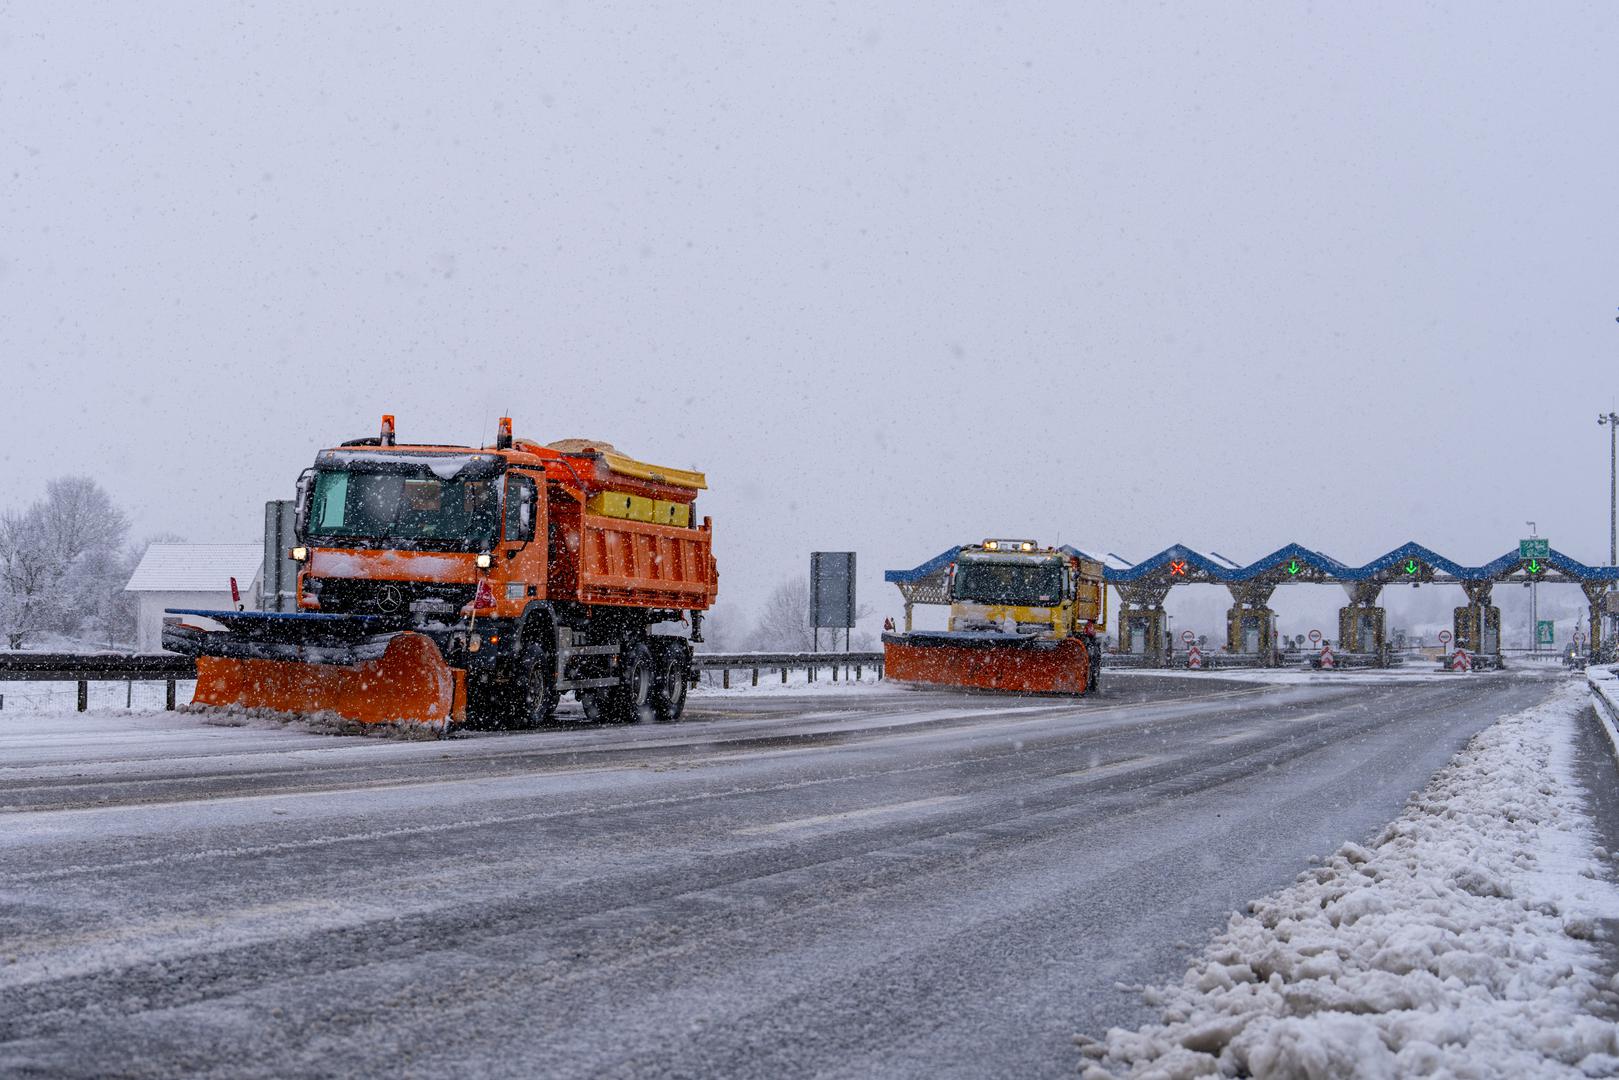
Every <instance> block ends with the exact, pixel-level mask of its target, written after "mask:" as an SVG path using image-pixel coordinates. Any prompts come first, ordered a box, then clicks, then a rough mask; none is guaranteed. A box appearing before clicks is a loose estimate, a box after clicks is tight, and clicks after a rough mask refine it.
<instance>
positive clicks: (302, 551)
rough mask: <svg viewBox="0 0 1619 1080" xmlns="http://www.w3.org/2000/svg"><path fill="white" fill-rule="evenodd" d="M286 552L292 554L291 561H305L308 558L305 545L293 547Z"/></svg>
mask: <svg viewBox="0 0 1619 1080" xmlns="http://www.w3.org/2000/svg"><path fill="white" fill-rule="evenodd" d="M287 554H288V555H290V556H292V561H293V562H307V561H308V559H309V549H308V548H306V547H295V548H293V549H292V550H291V551H289V552H287Z"/></svg>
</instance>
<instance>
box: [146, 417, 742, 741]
mask: <svg viewBox="0 0 1619 1080" xmlns="http://www.w3.org/2000/svg"><path fill="white" fill-rule="evenodd" d="M706 487H707V484H706V482H705V480H704V478H703V474H701V473H698V472H691V471H686V470H681V469H666V468H662V467H659V466H655V465H648V464H646V463H644V462H640V461H636V460H634V459H633V458H630V457H627V456H625V455H623V454H621V453H619V452H618V451H617V450H616V449H615V448H614V447H613V446H612V445H611V444H609V443H604V442H590V441H587V440H578V439H570V440H565V441H563V442H554V443H550V444H546V445H541V444H539V443H536V442H531V441H529V440H526V439H517V438H513V436H512V426H511V420H510V419H509V418H503V419H502V420H501V421H500V427H499V431H498V432H497V434H496V438H495V443H494V445H493V446H486V447H483V448H481V449H480V448H474V447H466V446H444V445H437V444H421V445H416V444H406V443H400V442H397V441H396V440H395V437H394V423H393V417H391V416H384V417H383V418H382V432H381V434H380V435H379V436H376V437H372V438H365V439H354V440H351V441H349V442H346V443H343V444H342V445H341V446H338V447H335V448H332V449H329V450H322V451H320V452H319V453H318V454H317V455H316V457H315V464H314V466H313V467H312V468H310V469H308V470H305V472H304V474H303V475H302V476H301V477H300V478H299V480H298V501H297V519H296V522H297V523H296V526H295V539H296V541H297V546H296V547H294V548H292V550H291V552H290V555H291V557H292V558H293V559H294V560H296V561H297V562H298V563H299V564H301V568H300V570H299V572H298V584H297V589H298V600H297V607H298V610H297V611H294V612H269V611H203V610H192V609H170V610H169V611H168V613H167V615H168V617H167V618H166V619H165V620H164V627H163V644H164V647H165V648H167V649H169V650H170V651H172V652H177V653H182V654H185V655H189V656H194V657H196V658H197V690H196V696H195V698H194V699H193V700H194V702H195V703H197V704H203V705H216V706H241V707H247V708H264V709H272V710H275V711H278V712H295V713H336V714H338V715H340V716H343V717H346V718H347V719H350V720H354V721H359V722H362V723H418V724H424V725H427V726H430V727H433V728H436V729H438V730H441V731H448V730H450V729H451V728H453V727H455V726H458V725H462V724H468V725H472V726H479V727H521V726H530V725H535V724H542V723H545V722H547V721H549V720H550V719H551V718H552V717H553V716H554V714H555V712H556V708H557V703H558V700H559V698H560V697H561V695H562V694H564V693H567V692H569V691H572V692H574V693H576V694H577V695H578V696H579V699H580V702H581V703H582V705H583V707H584V711H585V715H586V717H587V718H588V719H590V720H591V721H594V722H605V721H617V722H626V723H628V722H635V721H642V720H663V721H672V720H678V719H679V718H680V714H681V712H682V710H683V709H684V707H685V703H686V690H687V688H688V687H689V686H690V684H691V682H692V681H693V678H694V671H693V667H692V642H694V641H701V640H702V613H703V612H704V611H705V610H707V609H708V607H709V606H710V605H711V604H712V603H713V602H714V597H715V594H716V590H717V582H718V576H719V575H718V572H717V570H716V569H715V565H714V556H713V545H712V539H713V526H712V523H711V522H710V520H709V519H707V518H703V519H702V520H701V521H699V520H698V518H697V516H696V512H697V508H696V499H697V493H698V492H699V491H701V490H703V489H704V488H706Z"/></svg>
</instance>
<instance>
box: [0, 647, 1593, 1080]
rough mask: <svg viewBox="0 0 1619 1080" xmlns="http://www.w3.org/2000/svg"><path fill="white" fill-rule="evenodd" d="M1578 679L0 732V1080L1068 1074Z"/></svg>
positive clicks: (14, 716)
mask: <svg viewBox="0 0 1619 1080" xmlns="http://www.w3.org/2000/svg"><path fill="white" fill-rule="evenodd" d="M1564 679H1565V677H1564V676H1561V675H1560V674H1559V675H1550V674H1548V675H1545V676H1542V677H1534V676H1529V677H1525V676H1522V675H1510V674H1508V675H1499V674H1498V675H1472V676H1456V677H1454V678H1450V679H1435V680H1405V681H1403V682H1399V681H1375V680H1370V679H1367V680H1359V679H1357V678H1356V677H1355V676H1352V675H1351V676H1344V677H1342V678H1340V679H1339V680H1337V681H1329V682H1312V683H1308V684H1304V685H1287V686H1264V685H1245V684H1238V683H1232V682H1220V681H1217V680H1215V679H1213V678H1209V679H1204V680H1194V679H1166V678H1158V677H1154V676H1151V675H1142V674H1131V675H1128V676H1125V675H1120V676H1119V677H1116V678H1113V679H1111V680H1109V683H1108V686H1107V688H1106V691H1105V692H1104V694H1103V695H1102V696H1101V697H1100V698H1097V699H1093V700H1087V701H1084V702H1080V703H1073V702H1056V701H1051V700H1027V699H1024V700H1016V699H1014V700H1007V699H1002V698H995V697H985V696H967V697H958V696H952V695H945V694H933V693H918V692H908V691H904V690H900V689H897V688H893V687H887V686H882V687H869V688H867V687H840V688H839V689H838V690H837V692H835V693H821V692H819V691H809V692H805V693H801V694H793V693H775V694H768V695H766V694H760V695H754V696H751V697H750V696H749V695H748V693H747V692H742V693H738V694H733V695H730V696H724V697H721V696H714V697H706V698H702V699H698V698H694V699H693V703H692V709H693V714H692V716H691V718H690V719H689V720H688V721H687V722H686V723H683V724H680V725H677V726H673V727H641V728H609V729H601V730H582V731H550V732H534V733H523V734H490V735H480V736H477V737H471V738H464V739H456V740H452V741H449V742H433V741H417V742H412V741H391V740H384V739H375V738H352V737H348V738H344V737H333V736H325V735H316V734H311V733H307V732H301V731H296V730H289V729H286V728H281V727H277V726H273V725H271V726H248V727H238V728H230V727H219V726H212V725H210V724H208V723H206V722H205V721H204V719H203V718H201V717H199V716H196V715H187V714H165V713H162V712H144V713H142V712H136V713H133V714H131V713H126V712H123V711H121V710H107V711H103V712H92V713H89V714H85V715H82V716H81V715H78V714H72V713H60V712H39V713H33V714H29V713H17V712H14V711H12V710H10V709H7V710H6V711H5V712H3V713H0V1075H36V1074H37V1075H52V1076H58V1075H59V1076H86V1077H88V1076H102V1075H108V1074H116V1075H120V1076H137V1077H139V1076H154V1077H156V1076H173V1075H177V1074H182V1073H189V1074H203V1075H218V1076H275V1077H288V1076H300V1075H309V1076H314V1075H346V1074H357V1073H387V1074H393V1075H418V1076H448V1075H488V1076H513V1077H517V1076H524V1077H527V1076H547V1077H585V1076H612V1077H661V1076H690V1077H696V1076H727V1077H729V1076H738V1077H743V1076H749V1077H751V1076H757V1077H794V1076H810V1075H814V1076H829V1077H869V1076H917V1077H923V1076H927V1077H938V1076H959V1077H983V1076H1023V1077H1047V1076H1049V1077H1071V1076H1073V1075H1075V1072H1076V1069H1077V1064H1078V1063H1077V1061H1076V1053H1075V1048H1074V1046H1073V1044H1072V1042H1071V1036H1072V1033H1073V1032H1074V1031H1075V1030H1076V1028H1079V1029H1083V1030H1091V1031H1100V1030H1105V1029H1107V1028H1108V1027H1111V1026H1116V1025H1117V1026H1128V1027H1134V1026H1137V1025H1140V1024H1143V1023H1146V1022H1148V1021H1149V1020H1155V1019H1156V1018H1157V1016H1156V1013H1155V1012H1153V1011H1151V1010H1149V1009H1148V1007H1147V1006H1146V1005H1144V1004H1143V1002H1142V1001H1141V999H1140V997H1139V996H1138V995H1136V994H1131V993H1121V992H1120V991H1119V990H1118V989H1116V988H1115V984H1116V983H1121V982H1122V983H1131V984H1142V983H1155V982H1165V981H1172V980H1174V979H1178V978H1179V976H1180V973H1181V972H1182V971H1184V970H1185V968H1186V965H1187V962H1188V960H1189V958H1190V956H1191V955H1192V950H1193V949H1194V948H1196V949H1200V948H1201V947H1202V944H1203V943H1204V942H1206V941H1207V940H1208V939H1209V937H1210V936H1211V934H1213V933H1215V932H1216V931H1218V930H1219V929H1221V928H1222V927H1224V926H1225V925H1226V921H1227V918H1228V916H1229V915H1230V913H1231V912H1232V911H1233V910H1234V909H1236V908H1238V907H1240V906H1242V905H1244V904H1245V903H1246V901H1248V900H1249V899H1250V898H1254V897H1260V896H1264V895H1266V894H1267V893H1270V892H1272V891H1274V890H1276V889H1278V888H1281V887H1283V886H1285V885H1287V884H1289V883H1291V882H1292V881H1293V880H1294V877H1295V875H1297V874H1298V872H1299V871H1300V870H1302V869H1304V868H1305V867H1306V865H1307V864H1308V862H1309V860H1310V859H1311V857H1312V856H1315V857H1320V856H1324V855H1327V854H1329V853H1331V852H1333V851H1334V850H1336V849H1337V848H1338V847H1339V846H1340V845H1341V844H1342V843H1343V842H1344V841H1346V840H1362V839H1366V838H1368V837H1369V836H1371V835H1372V834H1373V833H1375V832H1376V831H1377V830H1379V829H1380V828H1381V827H1382V826H1383V825H1384V824H1385V823H1387V822H1389V821H1390V820H1392V819H1394V818H1395V817H1396V816H1397V815H1398V814H1399V813H1400V811H1401V807H1402V805H1403V804H1404V802H1405V800H1406V798H1407V796H1409V795H1410V794H1411V793H1412V792H1413V791H1415V790H1417V789H1419V788H1421V787H1422V786H1423V785H1424V784H1425V783H1426V782H1427V780H1428V779H1429V777H1430V776H1431V775H1432V774H1433V773H1434V772H1435V771H1436V770H1437V769H1438V768H1439V767H1440V766H1442V765H1443V764H1444V763H1445V762H1446V761H1447V760H1448V759H1449V758H1450V757H1451V755H1452V754H1454V753H1455V752H1456V751H1457V750H1458V749H1459V748H1460V747H1461V746H1462V744H1463V743H1464V742H1465V741H1466V740H1467V739H1468V738H1469V737H1470V736H1471V735H1473V734H1474V733H1475V732H1477V731H1479V730H1480V729H1482V728H1483V727H1485V726H1486V725H1488V724H1489V723H1491V722H1492V721H1494V720H1496V719H1498V718H1499V717H1501V716H1503V715H1506V714H1510V713H1514V712H1517V711H1520V710H1522V709H1525V708H1528V707H1530V706H1532V705H1535V704H1537V703H1539V702H1541V701H1543V700H1545V699H1546V698H1547V697H1548V696H1549V695H1550V694H1551V693H1552V691H1553V690H1554V688H1555V687H1556V686H1557V685H1558V684H1559V682H1561V681H1563V680H1564Z"/></svg>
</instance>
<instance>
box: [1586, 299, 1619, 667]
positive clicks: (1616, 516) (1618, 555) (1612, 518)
mask: <svg viewBox="0 0 1619 1080" xmlns="http://www.w3.org/2000/svg"><path fill="white" fill-rule="evenodd" d="M1614 321H1615V322H1619V319H1615V320H1614ZM1597 423H1599V424H1605V425H1607V428H1608V565H1609V566H1610V567H1612V566H1619V413H1612V412H1609V413H1604V414H1602V415H1601V416H1598V417H1597ZM1596 618H1601V616H1596ZM1614 621H1615V622H1619V620H1614ZM1600 625H1601V624H1600V623H1592V624H1591V640H1592V642H1593V643H1594V642H1595V641H1596V640H1597V630H1598V628H1599V626H1600ZM1592 659H1593V660H1595V659H1596V657H1595V656H1593V657H1592Z"/></svg>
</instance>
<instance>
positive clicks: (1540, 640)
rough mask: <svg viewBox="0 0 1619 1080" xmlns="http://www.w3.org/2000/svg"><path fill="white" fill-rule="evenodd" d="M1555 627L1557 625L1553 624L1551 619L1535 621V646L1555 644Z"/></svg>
mask: <svg viewBox="0 0 1619 1080" xmlns="http://www.w3.org/2000/svg"><path fill="white" fill-rule="evenodd" d="M1554 625H1555V624H1554V623H1553V621H1552V620H1551V619H1537V620H1536V621H1535V644H1536V645H1551V644H1553V637H1552V632H1553V631H1552V627H1553V626H1554Z"/></svg>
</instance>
